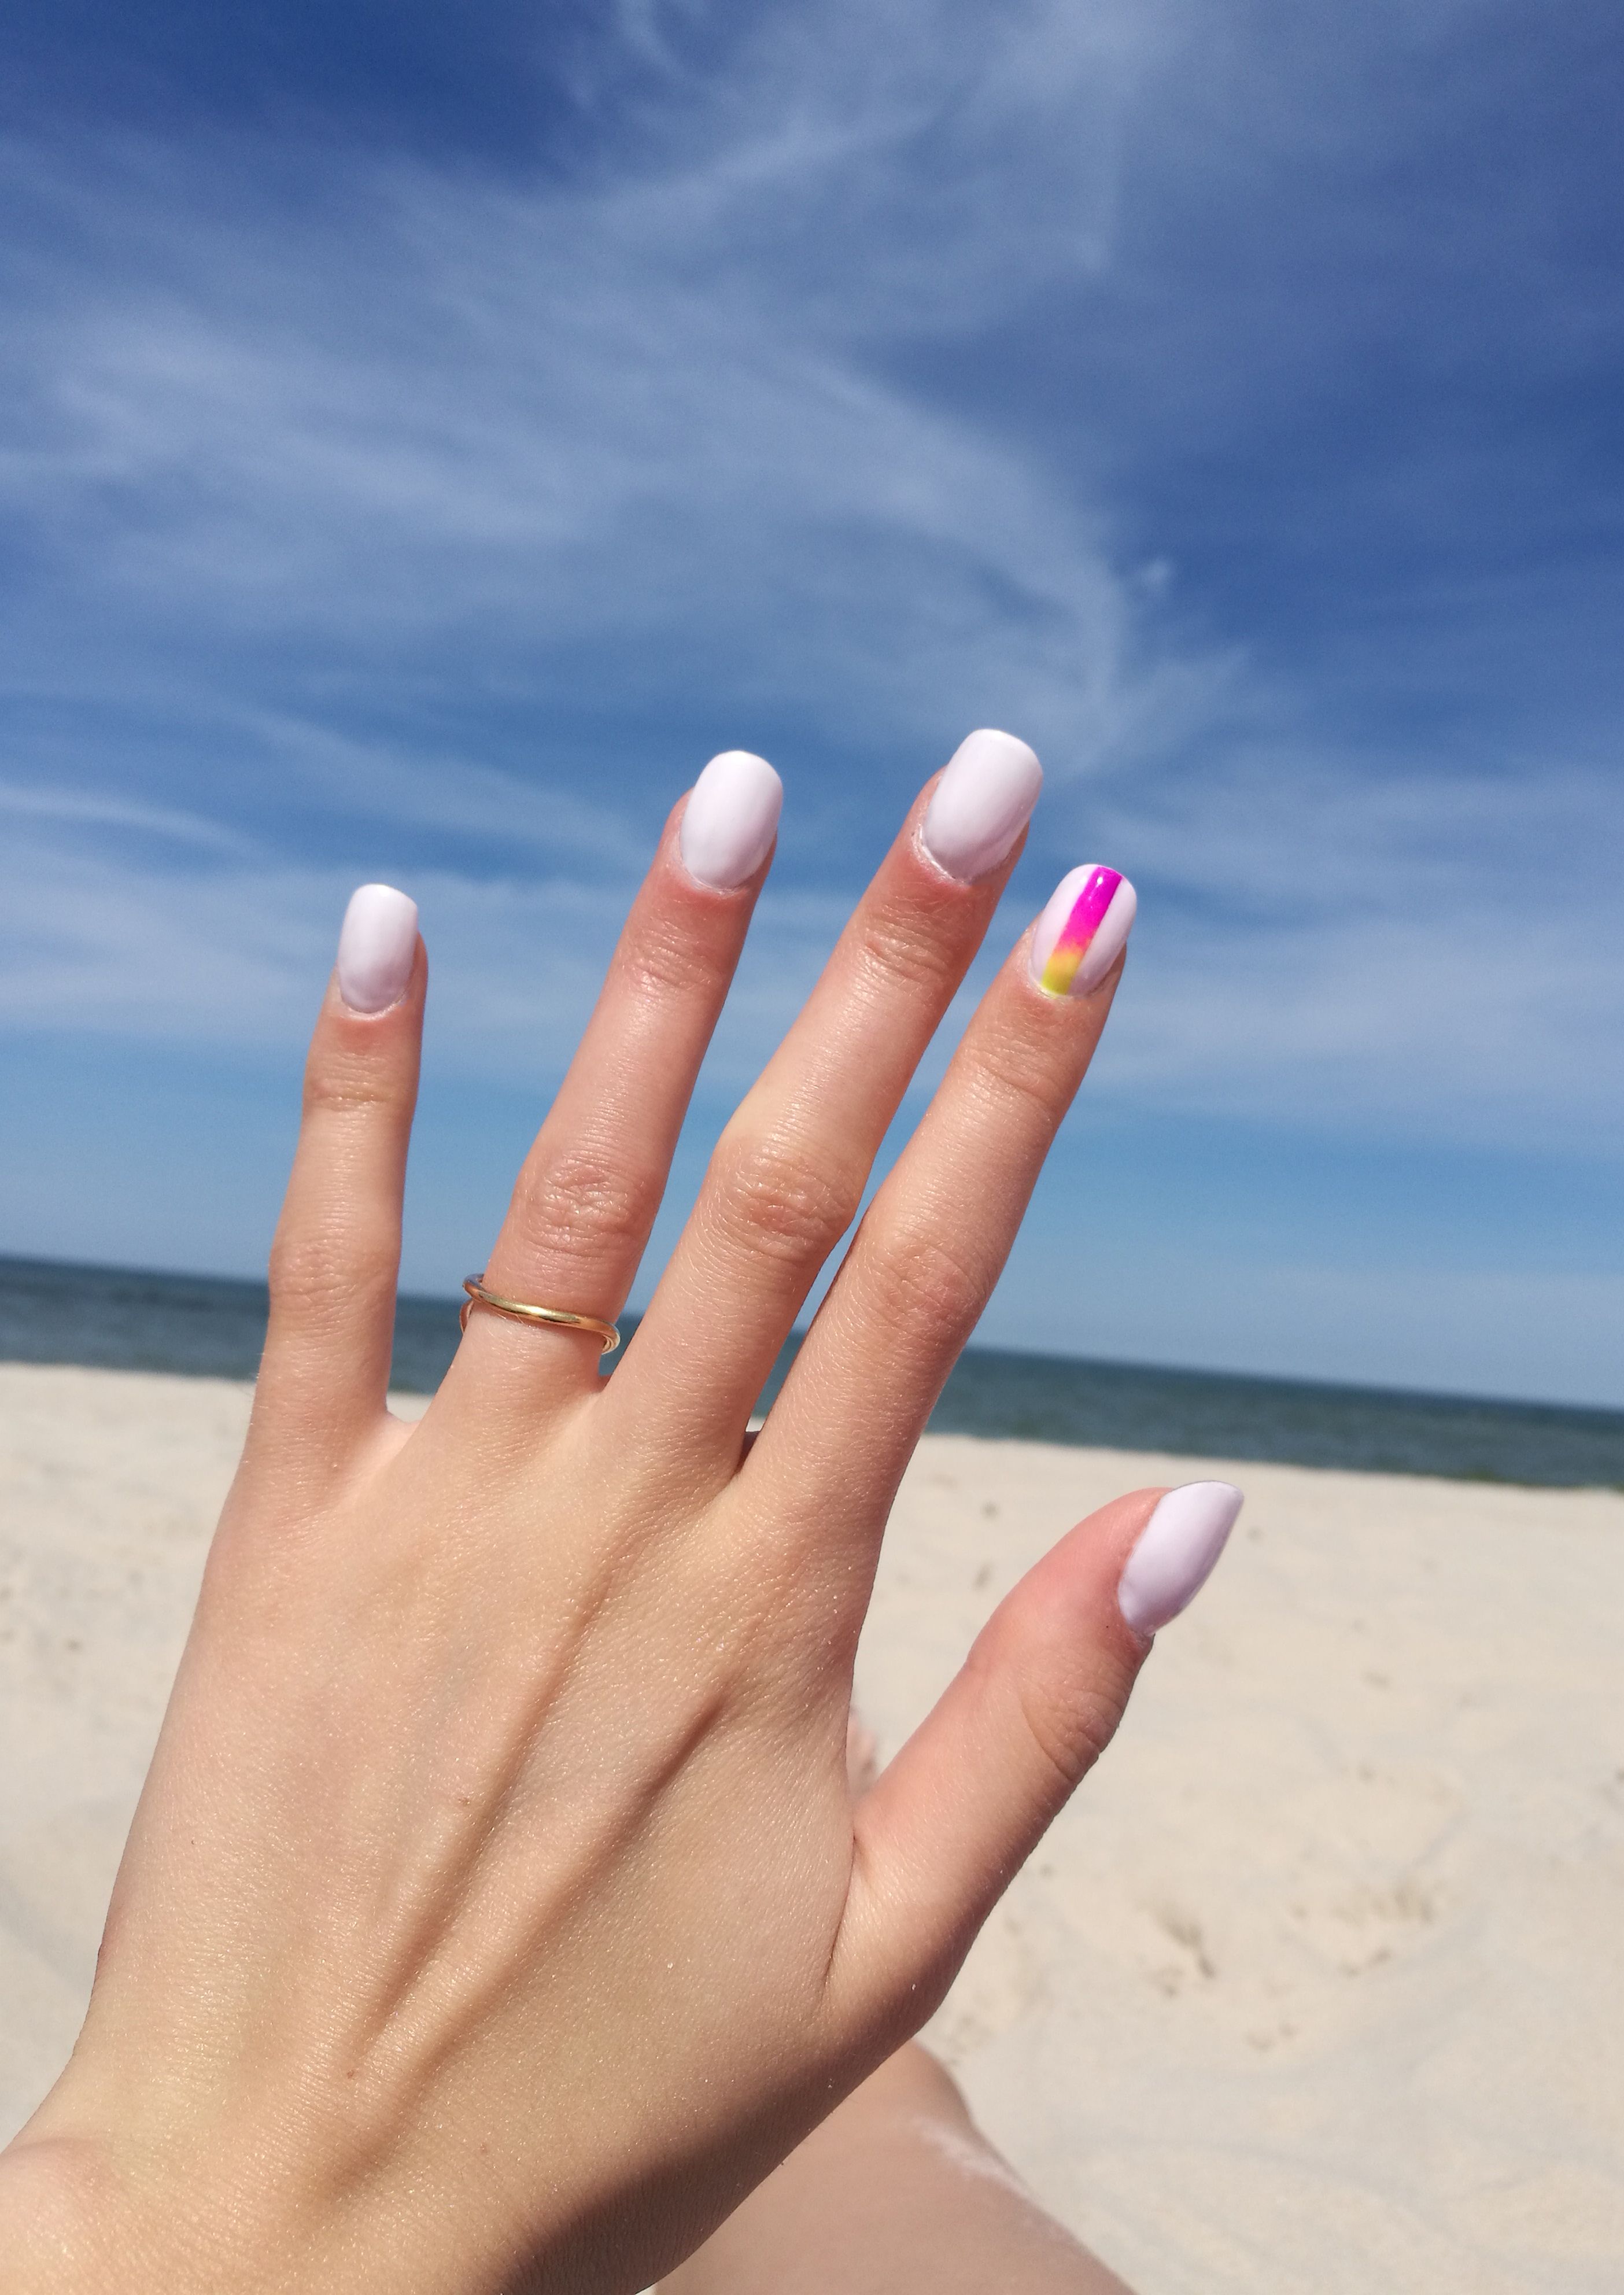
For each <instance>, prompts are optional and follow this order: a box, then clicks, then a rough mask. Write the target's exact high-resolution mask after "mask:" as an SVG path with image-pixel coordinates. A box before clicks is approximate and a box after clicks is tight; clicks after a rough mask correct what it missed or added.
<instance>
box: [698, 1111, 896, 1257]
mask: <svg viewBox="0 0 1624 2295" xmlns="http://www.w3.org/2000/svg"><path fill="white" fill-rule="evenodd" d="M717 1178H718V1186H717V1189H716V1198H715V1200H716V1204H717V1206H718V1209H719V1211H720V1214H721V1217H722V1221H723V1223H724V1225H725V1226H726V1227H728V1228H729V1229H732V1230H733V1231H735V1232H736V1233H737V1234H738V1235H739V1237H741V1238H742V1240H743V1241H744V1243H745V1244H746V1246H747V1247H748V1248H749V1249H751V1250H752V1251H755V1252H758V1253H766V1254H771V1256H774V1257H777V1258H781V1259H784V1260H788V1261H791V1262H796V1263H797V1264H799V1263H804V1262H807V1261H817V1262H821V1261H823V1260H825V1259H827V1258H828V1254H830V1252H831V1251H833V1250H834V1248H835V1246H836V1244H837V1243H838V1242H839V1240H840V1238H841V1237H842V1236H843V1235H844V1234H845V1231H846V1229H847V1228H849V1227H850V1226H851V1224H852V1221H853V1219H855V1217H856V1216H857V1207H858V1205H859V1204H860V1203H861V1200H862V1181H861V1175H853V1173H852V1172H849V1171H847V1170H845V1169H844V1168H842V1167H841V1166H838V1165H836V1166H835V1167H833V1168H831V1167H830V1166H829V1165H828V1163H827V1162H826V1161H825V1160H824V1159H823V1158H821V1157H820V1156H817V1155H815V1154H813V1153H812V1151H811V1150H809V1149H808V1148H807V1147H804V1146H803V1145H802V1144H801V1143H800V1142H798V1141H796V1140H792V1139H783V1138H776V1139H774V1138H769V1139H757V1140H753V1141H751V1142H750V1143H749V1144H748V1145H741V1144H737V1143H733V1144H730V1145H728V1146H726V1147H724V1148H723V1150H722V1164H721V1169H720V1170H719V1172H718V1174H717Z"/></svg>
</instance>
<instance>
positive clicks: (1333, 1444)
mask: <svg viewBox="0 0 1624 2295" xmlns="http://www.w3.org/2000/svg"><path fill="white" fill-rule="evenodd" d="M267 1298H268V1294H267V1290H266V1286H265V1281H264V1279H263V1278H260V1279H258V1280H256V1279H255V1278H251V1277H246V1276H231V1275H202V1274H183V1273H177V1272H175V1271H173V1270H163V1269H155V1268H144V1267H133V1266H122V1265H118V1264H113V1263H109V1262H92V1261H78V1260H63V1259H39V1258H31V1257H25V1256H23V1255H20V1254H0V1361H12V1362H34V1363H65V1364H73V1365H78V1366H80V1367H83V1368H100V1369H118V1370H136V1371H157V1372H167V1373H171V1374H175V1375H179V1376H192V1377H217V1378H235V1379H251V1378H253V1377H254V1376H255V1375H256V1372H257V1366H258V1359H259V1352H260V1346H261V1344H262V1341H263V1335H264V1328H265V1311H266V1305H267ZM460 1307H461V1298H460V1297H455V1296H447V1295H434V1294H427V1293H416V1292H403V1293H402V1294H401V1295H400V1298H399V1300H398V1302H397V1306H396V1334H395V1361H394V1370H393V1377H392V1382H391V1383H392V1385H393V1386H394V1388H395V1389H396V1392H401V1393H433V1391H434V1389H435V1387H436V1386H437V1385H438V1384H439V1381H440V1378H441V1377H442V1376H444V1373H445V1369H446V1368H447V1366H448V1365H449V1363H450V1360H451V1358H452V1355H453V1353H454V1352H455V1349H456V1343H457V1337H458V1328H457V1317H458V1311H459V1309H460ZM638 1321H639V1318H638V1317H636V1316H634V1315H630V1314H628V1315H626V1316H624V1317H623V1318H622V1328H623V1330H624V1333H625V1335H626V1339H627V1341H628V1342H629V1341H630V1340H631V1338H632V1336H633V1335H634V1333H635V1331H636V1328H637V1324H638ZM803 1337H804V1332H802V1331H797V1332H796V1333H794V1334H793V1335H792V1336H791V1339H790V1341H789V1343H788V1345H787V1347H786V1348H785V1350H784V1352H783V1353H782V1354H781V1355H780V1357H779V1362H778V1364H777V1365H776V1366H775V1368H774V1370H773V1373H772V1376H771V1378H770V1379H769V1380H768V1382H767V1384H766V1387H765V1388H764V1390H763V1396H762V1402H761V1408H763V1409H766V1408H769V1407H770V1406H771V1400H772V1397H773V1396H774V1395H775V1394H776V1393H777V1392H778V1390H779V1386H780V1385H781V1384H782V1383H783V1381H784V1379H785V1377H786V1376H788V1371H789V1368H790V1366H791V1364H792V1363H793V1360H794V1357H795V1353H796V1350H797V1348H798V1347H799V1344H800V1342H801V1340H802V1338H803ZM605 1368H606V1370H607V1371H608V1372H610V1373H612V1371H613V1368H614V1360H613V1359H611V1360H609V1361H608V1363H607V1364H606V1366H605ZM930 1425H931V1431H932V1432H934V1433H968V1434H976V1435H982V1436H985V1437H992V1438H1000V1437H1002V1438H1006V1439H1016V1440H1023V1441H1029V1442H1060V1443H1070V1444H1073V1445H1080V1446H1087V1447H1101V1448H1108V1449H1116V1450H1159V1451H1171V1452H1173V1453H1175V1454H1184V1455H1189V1456H1200V1457H1212V1458H1237V1459H1239V1458H1261V1459H1272V1460H1277V1461H1280V1462H1283V1463H1289V1464H1295V1465H1302V1466H1344V1467H1351V1468H1353V1469H1355V1470H1357V1471H1362V1472H1372V1473H1383V1472H1386V1473H1400V1474H1436V1475H1442V1476H1445V1477H1449V1478H1451V1479H1456V1480H1461V1479H1465V1480H1481V1481H1487V1482H1519V1483H1527V1484H1531V1485H1535V1486H1546V1487H1563V1488H1576V1487H1591V1486H1601V1487H1605V1488H1624V1410H1610V1409H1605V1408H1604V1407H1602V1406H1599V1405H1595V1404H1581V1403H1571V1404H1570V1403H1554V1402H1538V1401H1519V1400H1515V1399H1512V1398H1507V1397H1504V1396H1490V1395H1475V1394H1470V1393H1451V1392H1449V1391H1447V1390H1441V1389H1427V1388H1414V1387H1400V1386H1384V1385H1380V1384H1353V1383H1351V1382H1344V1381H1339V1380H1331V1379H1317V1378H1283V1377H1280V1376H1277V1375H1271V1374H1264V1373H1258V1374H1253V1373H1245V1372H1236V1371H1216V1370H1204V1369H1200V1368H1194V1367H1187V1366H1179V1365H1171V1364H1160V1363H1142V1362H1125V1361H1117V1360H1103V1359H1100V1358H1096V1357H1090V1356H1082V1355H1062V1354H1052V1353H1047V1352H1038V1351H1035V1350H1030V1349H1024V1348H1012V1347H992V1346H986V1345H983V1344H975V1343H973V1344H971V1345H970V1346H968V1347H967V1348H966V1350H965V1352H964V1353H963V1355H962V1356H961V1357H960V1359H959V1363H958V1364H957V1365H956V1366H955V1368H954V1370H953V1372H952V1373H951V1376H950V1377H949V1379H948V1382H947V1384H946V1386H945V1388H944V1390H943V1395H942V1398H941V1401H939V1402H938V1404H937V1407H936V1409H935V1411H934V1413H933V1415H932V1418H931V1422H930Z"/></svg>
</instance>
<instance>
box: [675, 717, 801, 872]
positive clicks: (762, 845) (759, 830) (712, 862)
mask: <svg viewBox="0 0 1624 2295" xmlns="http://www.w3.org/2000/svg"><path fill="white" fill-rule="evenodd" d="M783 804H784V784H783V782H782V781H781V780H779V777H778V775H777V774H776V773H775V772H773V770H772V767H771V765H770V764H768V763H767V760H766V759H765V757H757V756H755V755H752V754H751V752H750V751H749V750H748V749H724V750H723V751H722V755H720V756H719V757H713V758H712V759H711V761H710V763H709V764H708V765H706V768H705V771H704V772H702V773H701V774H700V776H699V778H698V780H697V781H696V782H695V783H694V785H693V789H692V791H691V793H690V796H689V800H688V803H687V804H686V806H685V807H684V808H683V813H682V826H681V830H680V831H679V832H678V837H677V844H678V848H679V850H680V851H681V855H682V866H683V867H684V868H685V869H686V870H687V871H688V873H689V875H690V877H692V878H694V879H695V880H696V882H697V883H698V884H701V885H703V886H705V887H706V890H707V891H709V892H712V893H731V892H734V891H736V890H737V889H738V887H739V886H740V885H742V884H743V883H744V882H745V881H746V879H747V878H750V877H754V876H755V872H756V870H758V869H759V868H760V867H761V865H762V862H763V861H764V860H765V859H766V857H767V855H768V853H770V852H771V849H772V840H773V838H774V837H776V836H777V835H778V827H779V813H780V812H781V811H782V809H783Z"/></svg>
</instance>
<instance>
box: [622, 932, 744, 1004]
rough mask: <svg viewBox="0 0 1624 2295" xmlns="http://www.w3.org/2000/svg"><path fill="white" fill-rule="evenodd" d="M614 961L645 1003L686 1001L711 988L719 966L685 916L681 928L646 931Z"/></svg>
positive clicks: (631, 988) (640, 999) (635, 993)
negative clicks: (700, 991)
mask: <svg viewBox="0 0 1624 2295" xmlns="http://www.w3.org/2000/svg"><path fill="white" fill-rule="evenodd" d="M617 961H618V964H619V967H620V969H621V972H622V976H623V979H624V984H625V986H626V987H627V988H628V989H629V990H630V991H631V992H632V994H633V995H634V996H636V997H637V999H638V1000H639V1002H640V1003H645V1004H658V1005H669V1004H673V1003H685V1002H687V1000H689V999H690V997H691V996H692V995H694V993H695V992H697V991H699V990H705V991H708V990H710V989H711V988H712V987H713V986H714V984H715V982H716V979H717V977H718V974H719V972H721V971H722V967H721V966H720V965H719V963H718V960H717V957H716V955H715V952H714V951H713V950H711V949H710V948H708V947H707V946H706V944H705V943H704V941H703V940H702V939H698V938H696V935H695V934H694V932H693V930H692V928H691V921H690V920H687V919H685V920H683V922H682V924H681V927H678V926H677V925H676V924H674V923H673V925H672V926H670V927H656V928H653V929H650V930H646V931H645V932H643V933H642V934H641V935H639V937H638V939H637V941H636V943H634V945H632V946H631V947H629V948H626V949H625V950H624V951H622V952H621V954H620V956H619V958H618V960H617Z"/></svg>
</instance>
